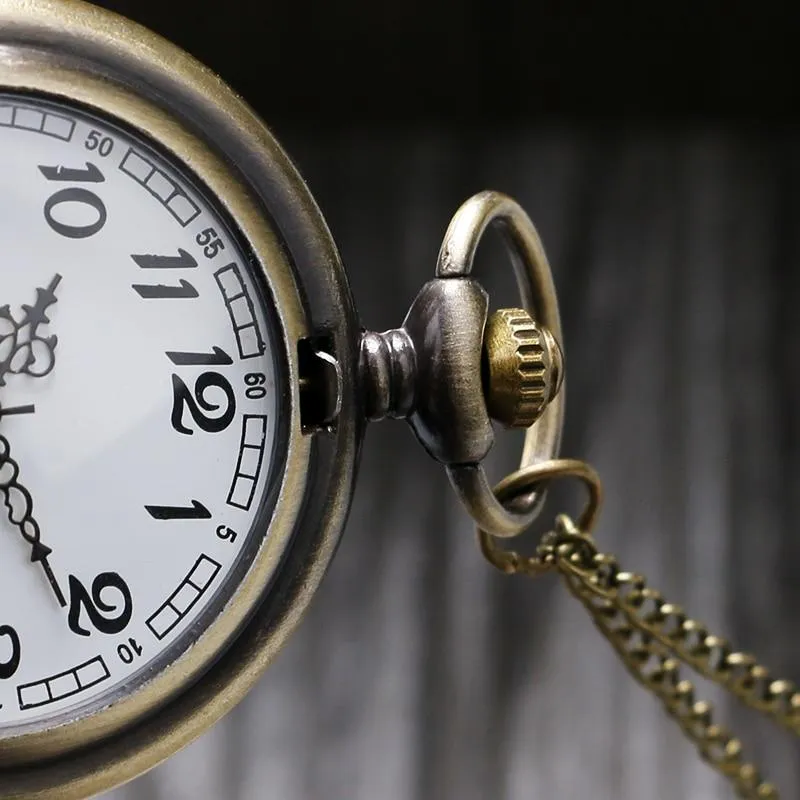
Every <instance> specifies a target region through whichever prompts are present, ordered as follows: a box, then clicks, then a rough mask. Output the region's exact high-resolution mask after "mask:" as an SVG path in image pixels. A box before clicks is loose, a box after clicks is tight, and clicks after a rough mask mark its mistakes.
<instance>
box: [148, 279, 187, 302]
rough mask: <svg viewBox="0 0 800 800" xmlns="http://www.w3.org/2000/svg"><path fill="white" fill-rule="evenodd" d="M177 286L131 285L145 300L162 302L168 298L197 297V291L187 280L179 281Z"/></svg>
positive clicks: (158, 284) (161, 284) (159, 284)
mask: <svg viewBox="0 0 800 800" xmlns="http://www.w3.org/2000/svg"><path fill="white" fill-rule="evenodd" d="M179 283H180V285H179V286H167V285H166V284H163V283H156V284H146V283H134V284H132V286H133V289H134V291H136V293H137V294H138V295H139V297H142V298H144V299H145V300H163V299H168V298H193V297H198V296H199V295H198V293H197V289H195V288H194V286H192V284H191V283H189V281H187V280H183V279H181V281H180V282H179Z"/></svg>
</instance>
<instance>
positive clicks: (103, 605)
mask: <svg viewBox="0 0 800 800" xmlns="http://www.w3.org/2000/svg"><path fill="white" fill-rule="evenodd" d="M107 589H115V590H116V591H117V592H118V593H119V594H120V595H121V596H122V606H121V607H120V606H118V605H111V604H109V603H107V602H106V601H105V600H104V599H103V591H104V590H107ZM82 611H85V612H86V616H88V617H89V621H90V622H91V623H92V625H93V626H94V627H95V629H96V630H98V631H100V633H107V634H114V633H121V632H122V631H124V630H125V628H126V627H127V626H128V623H129V622H130V621H131V616H132V615H133V598H132V597H131V590H130V589H129V588H128V584H127V583H125V581H124V580H123V579H122V577H121V576H120V575H118V574H117V573H116V572H101V573H100V574H99V575H98V576H97V577H96V578H95V579H94V580H93V581H92V593H91V595H90V594H89V592H88V590H87V589H86V587H85V586H84V585H83V584H82V583H81V582H80V581H79V580H78V579H77V578H76V577H75V576H74V575H70V576H69V615H68V622H69V627H70V630H71V631H73V633H77V634H78V635H79V636H89V631H88V630H87V629H86V628H84V627H83V626H82V625H81V612H82Z"/></svg>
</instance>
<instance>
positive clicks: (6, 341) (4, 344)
mask: <svg viewBox="0 0 800 800" xmlns="http://www.w3.org/2000/svg"><path fill="white" fill-rule="evenodd" d="M60 282H61V275H59V274H58V273H56V274H55V276H54V277H53V280H51V281H50V283H49V284H48V285H47V286H46V287H44V288H41V287H40V288H38V289H37V290H36V302H35V303H34V304H33V305H27V304H23V305H22V314H21V315H19V318H17V317H15V316H14V315H13V314H12V313H11V308H10V307H9V306H8V305H5V306H0V386H3V385H5V377H6V375H8V374H17V375H21V374H25V375H30V376H32V377H34V378H41V377H43V376H44V375H48V374H49V373H50V372H51V371H52V369H53V367H54V366H55V363H56V355H55V350H56V345H57V344H58V338H57V337H56V336H53V335H49V336H43V335H42V334H41V333H40V330H39V329H40V328H42V327H44V326H46V325H47V324H48V323H49V322H50V318H49V317H48V316H47V310H48V309H49V308H50V306H52V305H53V304H54V303H56V302H57V301H58V298H57V297H56V289H57V288H58V284H59V283H60Z"/></svg>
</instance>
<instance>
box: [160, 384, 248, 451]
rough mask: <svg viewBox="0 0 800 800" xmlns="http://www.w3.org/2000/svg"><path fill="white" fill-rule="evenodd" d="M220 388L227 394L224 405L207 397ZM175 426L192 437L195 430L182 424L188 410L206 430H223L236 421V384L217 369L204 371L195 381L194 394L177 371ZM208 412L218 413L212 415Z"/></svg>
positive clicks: (173, 389) (202, 428)
mask: <svg viewBox="0 0 800 800" xmlns="http://www.w3.org/2000/svg"><path fill="white" fill-rule="evenodd" d="M212 388H216V389H220V390H221V391H222V393H223V394H224V395H225V403H224V405H220V404H219V403H214V402H212V401H211V400H209V399H208V397H207V395H206V393H207V391H208V390H209V389H212ZM172 397H173V402H172V419H171V421H172V427H173V428H174V429H175V430H176V431H177V432H178V433H185V434H186V435H187V436H191V435H192V434H193V433H194V431H193V430H192V429H191V428H188V427H187V426H186V425H184V424H183V416H184V412H185V411H187V410H188V411H189V414H191V416H192V419H193V420H194V421H195V423H196V424H197V426H198V427H199V428H200V429H201V430H203V431H205V432H206V433H220V431H224V430H225V428H227V427H228V425H230V424H231V422H232V421H233V417H234V415H235V413H236V397H235V395H234V393H233V387H232V386H231V385H230V383H229V382H228V380H227V379H226V378H224V377H223V376H222V375H220V374H219V373H218V372H204V373H202V375H200V376H199V377H198V378H197V380H196V381H195V384H194V395H193V394H192V393H191V392H190V391H189V388H188V387H187V386H186V384H185V383H184V382H183V381H182V380H181V379H180V378H179V377H178V376H177V375H176V374H175V373H173V374H172ZM209 412H212V413H213V412H219V413H218V414H217V415H216V416H211V414H210V413H209Z"/></svg>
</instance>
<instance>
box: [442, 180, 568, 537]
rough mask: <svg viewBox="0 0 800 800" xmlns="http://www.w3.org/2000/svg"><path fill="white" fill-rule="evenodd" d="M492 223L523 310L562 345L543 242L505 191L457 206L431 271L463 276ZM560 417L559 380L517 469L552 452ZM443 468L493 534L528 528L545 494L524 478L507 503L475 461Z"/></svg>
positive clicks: (478, 196)
mask: <svg viewBox="0 0 800 800" xmlns="http://www.w3.org/2000/svg"><path fill="white" fill-rule="evenodd" d="M492 224H496V225H497V227H498V228H499V230H500V232H501V233H502V234H503V236H504V238H505V241H506V244H507V245H508V249H509V252H510V255H511V260H512V263H513V266H514V272H515V274H516V278H517V285H518V287H519V293H520V297H521V299H522V303H523V306H524V308H525V310H526V311H528V313H529V314H530V315H531V317H533V319H535V320H536V321H537V323H539V324H541V325H542V326H544V327H545V328H547V329H548V330H549V331H550V333H551V334H552V335H553V337H554V338H555V340H556V342H557V343H558V345H559V347H562V348H563V342H562V335H561V320H560V317H559V312H558V302H557V299H556V290H555V286H554V284H553V276H552V274H551V272H550V265H549V264H548V262H547V256H546V255H545V252H544V247H543V246H542V242H541V240H540V238H539V234H538V233H537V232H536V228H535V227H534V225H533V223H532V222H531V220H530V218H529V217H528V215H527V214H526V213H525V211H524V210H523V209H522V207H521V206H520V205H519V204H518V203H516V202H515V201H514V200H512V199H511V198H510V197H507V196H506V195H504V194H500V193H499V192H481V193H480V194H476V195H475V196H474V197H471V198H470V199H469V200H467V202H466V203H464V204H463V205H462V206H461V208H459V210H458V211H457V212H456V214H455V216H454V217H453V219H452V221H451V222H450V225H449V227H448V229H447V232H446V233H445V236H444V240H443V242H442V247H441V249H440V251H439V259H438V261H437V264H436V277H437V278H465V277H467V276H468V275H469V274H470V273H471V271H472V262H473V260H474V258H475V252H476V250H477V249H478V245H479V244H480V241H481V239H482V238H483V235H484V233H485V232H486V230H487V229H488V228H489V226H490V225H492ZM563 420H564V387H563V385H562V387H561V390H560V391H559V393H558V394H557V395H556V397H555V398H554V399H553V400H552V402H551V403H550V404H549V405H548V406H547V408H546V409H545V411H544V413H543V414H542V416H541V417H540V418H539V419H538V420H537V422H536V423H535V424H533V425H532V426H531V427H530V428H528V430H527V433H526V435H525V446H524V448H523V452H522V459H521V461H520V468H521V469H525V468H526V467H530V466H535V465H541V464H543V462H548V461H550V460H552V459H554V458H556V456H557V454H558V449H559V446H560V444H561V430H562V427H563ZM447 472H448V475H449V477H450V481H451V483H452V484H453V487H454V488H455V490H456V492H457V494H458V495H459V497H460V499H461V501H462V503H463V504H464V506H465V507H466V508H467V511H468V512H469V513H470V515H471V516H472V518H473V519H474V520H475V522H477V524H478V525H479V526H480V527H481V528H483V529H485V530H487V531H489V532H490V533H491V534H492V535H494V536H501V537H507V536H515V535H516V534H518V533H520V532H521V531H523V530H525V529H526V528H528V527H529V526H530V525H531V523H532V522H533V521H534V520H535V519H536V517H537V516H538V514H539V512H540V510H541V506H542V503H543V501H544V496H543V494H542V492H541V491H535V490H532V484H528V486H527V491H525V492H517V502H516V503H514V507H513V508H508V507H504V506H503V505H502V504H501V503H500V502H499V501H498V500H497V498H496V497H495V494H494V492H493V491H492V488H491V486H490V484H489V481H488V478H487V477H486V471H485V470H484V468H483V466H482V465H481V464H480V463H477V464H476V463H471V464H452V465H449V466H448V467H447Z"/></svg>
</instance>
